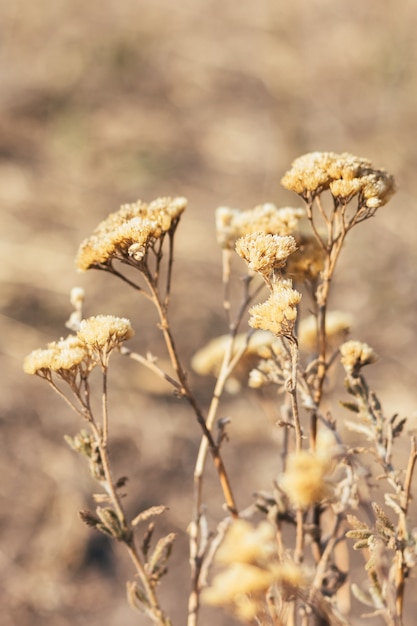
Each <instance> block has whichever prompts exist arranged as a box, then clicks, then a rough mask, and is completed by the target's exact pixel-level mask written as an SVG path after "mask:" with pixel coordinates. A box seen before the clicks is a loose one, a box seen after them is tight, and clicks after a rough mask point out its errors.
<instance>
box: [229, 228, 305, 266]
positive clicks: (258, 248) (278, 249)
mask: <svg viewBox="0 0 417 626" xmlns="http://www.w3.org/2000/svg"><path fill="white" fill-rule="evenodd" d="M296 249H297V245H296V243H295V239H294V237H292V236H291V235H289V236H286V237H283V236H281V235H270V234H268V235H265V234H263V233H253V234H252V235H245V236H244V237H241V238H240V239H238V240H237V241H236V246H235V250H236V252H237V253H238V255H239V256H241V257H242V259H245V261H246V262H247V264H248V267H249V269H251V270H252V271H254V272H258V273H259V274H262V275H263V276H265V277H268V276H269V275H270V274H271V273H272V272H273V271H274V270H276V269H282V268H283V267H284V265H285V263H286V261H287V259H288V257H289V256H290V254H291V253H292V252H295V250H296Z"/></svg>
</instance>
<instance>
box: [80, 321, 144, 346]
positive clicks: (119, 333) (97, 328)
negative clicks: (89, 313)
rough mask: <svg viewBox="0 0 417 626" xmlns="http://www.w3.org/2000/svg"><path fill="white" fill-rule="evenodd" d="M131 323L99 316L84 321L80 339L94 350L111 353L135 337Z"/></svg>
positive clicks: (81, 326) (81, 325)
mask: <svg viewBox="0 0 417 626" xmlns="http://www.w3.org/2000/svg"><path fill="white" fill-rule="evenodd" d="M133 335H134V332H133V329H132V326H131V324H130V321H129V320H128V319H126V318H124V317H115V316H114V315H97V316H96V317H89V318H88V319H85V320H82V321H81V324H80V329H79V331H78V333H77V336H78V338H79V339H80V340H81V341H82V342H83V343H84V344H86V345H87V346H89V347H90V348H91V349H92V350H96V351H98V352H100V351H104V352H110V351H111V350H113V349H114V348H116V347H117V346H119V345H120V344H121V343H123V342H124V341H126V340H127V339H130V338H131V337H133Z"/></svg>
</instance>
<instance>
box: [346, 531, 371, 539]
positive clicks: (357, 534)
mask: <svg viewBox="0 0 417 626" xmlns="http://www.w3.org/2000/svg"><path fill="white" fill-rule="evenodd" d="M371 535H372V531H371V530H369V529H368V530H366V529H364V528H362V529H360V528H355V529H354V530H348V531H347V533H346V537H349V539H368V537H370V536H371Z"/></svg>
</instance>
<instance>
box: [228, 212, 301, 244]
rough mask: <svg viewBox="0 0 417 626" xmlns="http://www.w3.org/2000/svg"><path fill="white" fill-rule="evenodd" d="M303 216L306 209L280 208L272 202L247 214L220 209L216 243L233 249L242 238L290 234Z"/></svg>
mask: <svg viewBox="0 0 417 626" xmlns="http://www.w3.org/2000/svg"><path fill="white" fill-rule="evenodd" d="M304 215H305V211H304V209H299V208H292V207H283V208H280V209H278V208H277V207H276V206H275V205H274V204H271V203H268V204H261V205H259V206H256V207H255V208H254V209H249V210H247V211H239V210H238V209H230V208H229V207H220V208H218V209H217V210H216V232H217V241H218V242H219V245H220V246H221V247H222V248H229V249H233V248H234V246H235V243H236V240H237V239H239V237H244V236H245V235H251V234H253V233H264V234H270V235H281V236H283V237H284V236H286V235H291V234H292V233H293V232H294V231H295V229H296V228H297V226H298V223H299V221H300V219H301V218H302V217H303V216H304Z"/></svg>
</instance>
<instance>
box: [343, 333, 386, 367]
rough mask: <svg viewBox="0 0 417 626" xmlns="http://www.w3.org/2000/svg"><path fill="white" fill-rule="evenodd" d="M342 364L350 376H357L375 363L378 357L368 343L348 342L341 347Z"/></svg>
mask: <svg viewBox="0 0 417 626" xmlns="http://www.w3.org/2000/svg"><path fill="white" fill-rule="evenodd" d="M340 354H341V359H340V360H341V362H342V365H343V367H344V368H345V370H346V372H347V373H348V374H355V373H357V372H359V370H360V369H361V368H362V367H363V366H364V365H368V364H370V363H375V361H376V359H377V355H376V354H375V352H374V351H373V349H372V348H371V347H370V346H368V344H367V343H362V342H361V341H354V340H352V341H346V343H344V344H342V345H341V346H340Z"/></svg>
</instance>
